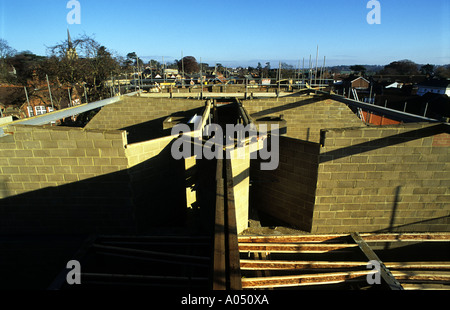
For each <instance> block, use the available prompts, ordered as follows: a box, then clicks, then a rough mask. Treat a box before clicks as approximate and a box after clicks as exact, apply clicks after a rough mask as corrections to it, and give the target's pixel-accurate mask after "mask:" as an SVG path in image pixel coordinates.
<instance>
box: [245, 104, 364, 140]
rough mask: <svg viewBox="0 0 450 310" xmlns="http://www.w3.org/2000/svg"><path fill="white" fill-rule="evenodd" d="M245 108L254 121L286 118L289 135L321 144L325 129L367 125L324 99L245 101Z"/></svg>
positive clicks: (338, 105) (351, 113) (348, 110)
mask: <svg viewBox="0 0 450 310" xmlns="http://www.w3.org/2000/svg"><path fill="white" fill-rule="evenodd" d="M243 105H244V107H245V109H246V110H247V111H248V113H249V115H250V117H252V118H253V119H254V120H259V119H264V118H267V117H279V116H280V115H283V118H284V119H285V120H286V121H287V136H288V137H291V138H296V139H301V140H304V141H310V142H316V143H318V142H319V140H320V130H322V129H327V128H343V127H364V126H365V125H364V124H363V123H362V122H361V120H360V119H359V118H358V117H357V116H356V115H355V114H354V113H353V112H352V111H351V110H350V109H349V108H348V107H347V106H346V105H345V104H343V103H340V102H337V101H334V100H331V99H324V98H321V97H313V96H301V97H284V98H278V99H258V100H246V101H245V102H244V104H243Z"/></svg>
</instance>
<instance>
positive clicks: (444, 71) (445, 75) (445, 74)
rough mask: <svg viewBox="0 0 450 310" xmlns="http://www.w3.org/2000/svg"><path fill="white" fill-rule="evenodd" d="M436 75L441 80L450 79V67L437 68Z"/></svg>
mask: <svg viewBox="0 0 450 310" xmlns="http://www.w3.org/2000/svg"><path fill="white" fill-rule="evenodd" d="M435 75H436V76H437V77H439V78H440V79H450V65H446V66H440V67H438V68H436V70H435Z"/></svg>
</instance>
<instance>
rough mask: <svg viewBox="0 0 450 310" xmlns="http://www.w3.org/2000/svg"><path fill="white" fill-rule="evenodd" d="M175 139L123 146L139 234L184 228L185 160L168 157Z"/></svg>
mask: <svg viewBox="0 0 450 310" xmlns="http://www.w3.org/2000/svg"><path fill="white" fill-rule="evenodd" d="M176 138H177V136H168V137H162V138H159V139H155V140H151V141H145V142H142V143H135V144H130V145H127V147H126V151H125V153H126V156H127V158H128V160H129V169H128V174H129V176H130V187H131V188H132V191H133V205H134V207H135V214H136V221H137V229H138V232H139V233H146V232H149V231H151V229H153V228H154V227H171V226H172V227H175V226H181V225H183V224H184V221H185V216H186V209H187V197H186V184H185V177H186V176H185V171H186V163H185V160H183V159H181V160H175V159H173V156H172V155H171V147H172V143H173V142H174V141H175V139H176Z"/></svg>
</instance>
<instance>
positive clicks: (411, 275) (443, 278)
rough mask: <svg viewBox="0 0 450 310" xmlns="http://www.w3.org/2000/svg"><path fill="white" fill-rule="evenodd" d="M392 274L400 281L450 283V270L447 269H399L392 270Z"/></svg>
mask: <svg viewBox="0 0 450 310" xmlns="http://www.w3.org/2000/svg"><path fill="white" fill-rule="evenodd" d="M391 272H392V274H393V275H394V277H395V278H396V279H398V280H399V281H402V282H403V281H408V282H428V281H430V282H436V283H447V284H450V272H447V271H416V270H414V271H399V270H392V271H391Z"/></svg>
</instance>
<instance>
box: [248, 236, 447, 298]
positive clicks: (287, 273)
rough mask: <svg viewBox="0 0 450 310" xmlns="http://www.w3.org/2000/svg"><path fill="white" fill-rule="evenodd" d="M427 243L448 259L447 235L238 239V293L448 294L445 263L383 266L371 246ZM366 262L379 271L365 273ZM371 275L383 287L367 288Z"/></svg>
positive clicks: (389, 264) (384, 263)
mask: <svg viewBox="0 0 450 310" xmlns="http://www.w3.org/2000/svg"><path fill="white" fill-rule="evenodd" d="M429 242H431V243H434V244H437V245H438V246H443V253H445V252H446V251H447V253H448V251H449V250H450V243H449V242H450V233H389V234H358V233H352V234H348V235H347V234H340V235H339V234H328V235H296V236H294V235H289V236H267V235H266V236H239V252H240V253H241V259H240V269H241V272H242V275H243V278H242V288H243V289H282V288H288V287H290V288H293V287H299V288H300V287H308V286H314V287H318V286H319V285H320V286H324V285H328V286H329V285H336V284H339V285H344V286H345V285H351V287H352V288H355V287H357V288H358V287H359V288H365V289H367V287H368V286H369V287H371V288H372V287H373V288H375V289H391V290H406V289H407V290H422V289H424V290H425V289H439V290H447V289H450V262H449V261H433V260H434V259H430V260H429V261H414V257H411V261H406V262H395V261H394V262H393V261H390V262H384V261H382V260H381V259H380V258H379V257H378V256H377V254H375V252H374V251H373V249H372V247H371V246H370V244H372V245H373V244H375V243H376V244H379V243H389V244H393V243H407V244H412V245H414V244H417V243H421V244H423V243H429ZM402 246H403V245H402ZM336 253H344V256H342V255H339V256H338V257H336V256H333V255H334V254H336ZM323 255H327V256H326V257H324V256H323ZM447 256H448V255H447ZM333 257H334V258H336V260H333ZM330 258H331V260H330ZM369 262H372V263H373V262H376V263H378V264H379V266H380V269H379V270H378V271H375V270H374V269H372V268H370V267H371V266H372V265H370V264H369ZM376 272H379V274H380V278H381V279H382V285H378V286H377V287H374V286H373V284H372V286H370V285H369V283H368V279H369V277H373V275H374V274H375V273H376ZM375 286H376V285H375Z"/></svg>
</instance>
